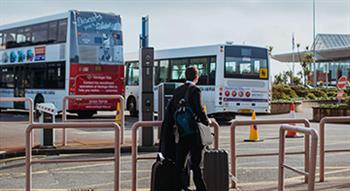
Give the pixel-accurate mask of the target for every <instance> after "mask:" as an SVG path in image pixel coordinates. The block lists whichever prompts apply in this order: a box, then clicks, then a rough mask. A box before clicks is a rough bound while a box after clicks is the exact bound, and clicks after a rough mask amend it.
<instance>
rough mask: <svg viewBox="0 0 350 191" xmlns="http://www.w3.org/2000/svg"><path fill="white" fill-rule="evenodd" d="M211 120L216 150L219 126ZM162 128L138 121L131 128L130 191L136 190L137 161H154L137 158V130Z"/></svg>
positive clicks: (147, 158) (151, 123) (156, 124)
mask: <svg viewBox="0 0 350 191" xmlns="http://www.w3.org/2000/svg"><path fill="white" fill-rule="evenodd" d="M211 120H212V125H211V127H212V128H214V148H215V149H217V148H218V147H219V125H218V123H217V122H216V121H215V120H214V119H211ZM161 126H162V121H139V122H136V123H134V125H133V126H132V127H131V131H132V134H131V139H132V145H131V190H132V191H136V190H137V161H138V160H152V159H156V157H138V155H137V130H138V129H139V128H141V127H142V128H153V127H157V128H160V127H161Z"/></svg>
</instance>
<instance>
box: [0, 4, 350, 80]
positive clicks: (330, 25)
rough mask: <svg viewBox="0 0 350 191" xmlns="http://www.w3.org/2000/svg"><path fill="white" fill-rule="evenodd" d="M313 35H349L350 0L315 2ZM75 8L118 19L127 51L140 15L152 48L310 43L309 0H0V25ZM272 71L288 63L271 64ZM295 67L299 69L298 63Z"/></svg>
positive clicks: (135, 42) (277, 47)
mask: <svg viewBox="0 0 350 191" xmlns="http://www.w3.org/2000/svg"><path fill="white" fill-rule="evenodd" d="M315 2H316V33H338V34H339V33H340V34H350V0H315ZM71 9H76V10H81V11H87V10H91V11H101V12H113V13H116V14H120V15H121V16H122V24H123V26H122V27H123V35H124V49H125V52H135V51H137V50H138V47H139V34H140V31H141V17H142V16H145V15H148V16H149V18H150V25H149V27H150V29H149V32H150V45H151V46H153V47H155V49H165V48H175V47H188V46H197V45H209V44H219V43H225V42H227V41H231V42H234V44H246V45H254V46H262V47H268V46H272V47H273V54H277V53H287V52H291V51H292V34H293V33H294V38H295V42H296V43H299V44H300V45H301V50H303V49H304V48H305V47H306V46H309V45H310V44H311V43H312V38H313V28H312V14H313V12H312V0H201V1H199V0H176V1H172V0H0V25H3V24H7V23H11V22H16V21H22V20H25V19H31V18H36V17H40V16H46V15H51V14H55V13H60V12H65V11H67V10H71ZM270 68H271V72H272V74H273V75H274V74H277V73H279V72H281V71H285V70H289V69H291V64H286V63H279V62H277V61H275V60H271V67H270ZM297 68H298V65H297Z"/></svg>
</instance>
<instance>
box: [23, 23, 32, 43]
mask: <svg viewBox="0 0 350 191" xmlns="http://www.w3.org/2000/svg"><path fill="white" fill-rule="evenodd" d="M24 36H25V37H26V41H25V42H26V44H31V43H32V28H31V27H26V28H24Z"/></svg>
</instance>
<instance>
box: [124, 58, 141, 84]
mask: <svg viewBox="0 0 350 191" xmlns="http://www.w3.org/2000/svg"><path fill="white" fill-rule="evenodd" d="M126 83H127V85H135V86H137V85H139V63H138V62H129V63H128V64H127V80H126Z"/></svg>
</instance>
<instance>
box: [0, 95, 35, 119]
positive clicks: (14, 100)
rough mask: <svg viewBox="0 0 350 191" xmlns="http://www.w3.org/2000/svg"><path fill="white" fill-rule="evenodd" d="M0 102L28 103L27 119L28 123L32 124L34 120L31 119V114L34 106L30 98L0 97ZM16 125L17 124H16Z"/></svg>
mask: <svg viewBox="0 0 350 191" xmlns="http://www.w3.org/2000/svg"><path fill="white" fill-rule="evenodd" d="M0 102H28V107H29V115H28V117H29V119H28V123H29V124H33V122H34V118H33V112H34V105H33V100H32V98H27V97H0ZM16 123H18V122H16Z"/></svg>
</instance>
